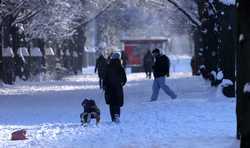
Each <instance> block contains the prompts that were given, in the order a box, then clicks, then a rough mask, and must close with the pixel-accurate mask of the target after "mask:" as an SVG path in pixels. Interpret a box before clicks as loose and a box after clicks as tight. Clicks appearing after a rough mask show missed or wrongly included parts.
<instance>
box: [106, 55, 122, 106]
mask: <svg viewBox="0 0 250 148" xmlns="http://www.w3.org/2000/svg"><path fill="white" fill-rule="evenodd" d="M126 82H127V77H126V73H125V70H124V68H123V67H122V65H121V62H120V60H119V59H112V60H110V63H109V64H108V66H107V69H106V72H105V76H104V79H103V87H104V90H105V101H106V103H107V104H109V105H113V106H120V107H121V106H123V86H124V85H125V83H126Z"/></svg>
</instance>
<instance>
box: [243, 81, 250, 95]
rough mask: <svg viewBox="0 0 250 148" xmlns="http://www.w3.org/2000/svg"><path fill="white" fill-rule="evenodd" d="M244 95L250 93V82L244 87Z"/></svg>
mask: <svg viewBox="0 0 250 148" xmlns="http://www.w3.org/2000/svg"><path fill="white" fill-rule="evenodd" d="M243 92H244V93H250V82H247V83H246V84H245V86H244V90H243Z"/></svg>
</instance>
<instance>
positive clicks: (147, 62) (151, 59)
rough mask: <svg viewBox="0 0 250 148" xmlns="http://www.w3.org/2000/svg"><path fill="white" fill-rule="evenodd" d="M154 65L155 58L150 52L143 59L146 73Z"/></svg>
mask: <svg viewBox="0 0 250 148" xmlns="http://www.w3.org/2000/svg"><path fill="white" fill-rule="evenodd" d="M153 64H154V57H153V55H152V54H151V53H150V52H147V53H146V54H145V56H144V57H143V66H144V69H145V71H150V70H151V69H152V66H153Z"/></svg>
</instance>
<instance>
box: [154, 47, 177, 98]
mask: <svg viewBox="0 0 250 148" xmlns="http://www.w3.org/2000/svg"><path fill="white" fill-rule="evenodd" d="M152 54H153V56H154V58H155V62H154V65H153V74H154V82H153V87H152V89H153V93H152V96H151V101H156V100H157V98H158V95H159V90H160V88H162V89H163V91H164V92H165V93H166V94H167V95H169V96H170V97H171V98H172V99H175V98H176V97H177V95H176V94H175V93H174V92H173V91H172V90H171V89H170V88H169V87H168V86H167V85H166V84H165V76H167V77H169V68H170V61H169V58H168V57H167V56H166V55H163V54H161V53H160V50H159V49H157V48H156V49H154V50H153V51H152Z"/></svg>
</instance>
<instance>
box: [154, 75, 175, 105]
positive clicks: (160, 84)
mask: <svg viewBox="0 0 250 148" xmlns="http://www.w3.org/2000/svg"><path fill="white" fill-rule="evenodd" d="M160 88H162V89H163V91H164V92H165V93H166V94H167V95H169V96H170V97H171V98H172V99H175V98H176V97H177V96H176V94H175V93H174V92H173V91H172V90H171V89H170V88H169V87H168V86H167V85H166V84H165V77H164V76H163V77H159V78H155V79H154V82H153V87H152V89H153V94H152V96H151V101H155V100H157V98H158V95H159V90H160Z"/></svg>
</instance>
